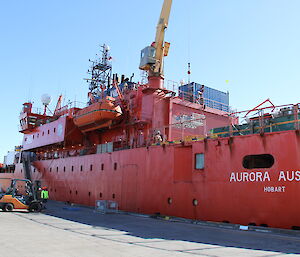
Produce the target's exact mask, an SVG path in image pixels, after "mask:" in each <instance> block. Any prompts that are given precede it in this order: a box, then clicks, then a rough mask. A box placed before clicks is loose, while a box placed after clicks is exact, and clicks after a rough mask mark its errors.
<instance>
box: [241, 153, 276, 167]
mask: <svg viewBox="0 0 300 257" xmlns="http://www.w3.org/2000/svg"><path fill="white" fill-rule="evenodd" d="M273 164H274V157H273V156H272V155H271V154H256V155H246V156H245V157H244V158H243V167H244V168H245V169H262V168H271V167H272V166H273Z"/></svg>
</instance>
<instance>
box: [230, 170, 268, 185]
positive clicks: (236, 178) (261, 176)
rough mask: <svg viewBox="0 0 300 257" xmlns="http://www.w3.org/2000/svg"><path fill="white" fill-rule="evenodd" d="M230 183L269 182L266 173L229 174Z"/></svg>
mask: <svg viewBox="0 0 300 257" xmlns="http://www.w3.org/2000/svg"><path fill="white" fill-rule="evenodd" d="M229 180H230V182H265V181H270V175H269V172H268V171H265V172H261V171H257V172H250V173H248V172H246V171H245V172H231V174H230V179H229Z"/></svg>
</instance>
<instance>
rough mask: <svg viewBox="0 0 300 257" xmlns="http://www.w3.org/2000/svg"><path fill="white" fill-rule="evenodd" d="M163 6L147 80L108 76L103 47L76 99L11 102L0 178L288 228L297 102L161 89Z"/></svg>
mask: <svg viewBox="0 0 300 257" xmlns="http://www.w3.org/2000/svg"><path fill="white" fill-rule="evenodd" d="M171 4H172V1H171V0H165V1H164V4H163V8H162V12H161V16H160V18H159V23H158V26H157V33H156V39H155V41H154V42H153V43H152V44H151V45H150V46H148V47H146V48H145V49H143V50H142V55H141V64H140V69H142V70H144V71H145V72H147V74H148V82H147V83H145V84H140V83H135V82H133V81H132V77H131V78H126V77H125V76H118V75H117V74H112V67H111V64H110V55H109V48H108V47H107V46H106V45H103V48H102V58H101V59H99V60H96V61H93V62H92V66H91V69H90V70H89V73H90V74H91V78H90V79H88V80H87V81H88V82H89V93H88V98H89V100H88V104H87V106H86V107H84V108H79V107H77V106H76V105H67V106H61V103H62V97H60V98H59V100H58V102H57V105H56V108H55V111H54V112H53V114H51V115H47V105H48V104H49V99H47V97H44V99H43V104H44V105H45V111H44V113H35V112H33V111H32V104H31V103H30V102H27V103H24V104H23V109H22V113H21V115H20V132H22V133H23V134H24V139H23V145H22V151H20V152H19V153H18V154H17V155H16V158H15V164H14V165H12V166H10V167H3V168H1V171H2V173H0V178H2V177H8V176H9V177H12V176H13V177H15V178H23V177H24V176H25V177H26V178H30V179H31V180H33V181H35V180H40V181H42V182H43V184H46V185H47V186H48V188H49V191H50V197H51V199H53V200H58V201H69V202H72V203H77V204H83V205H90V206H94V205H95V201H96V200H112V201H114V202H116V203H117V204H118V206H119V209H121V210H124V211H130V212H139V213H146V214H153V213H161V214H164V215H170V216H177V217H183V218H189V219H195V220H207V221H217V222H231V223H238V224H244V225H249V224H250V225H261V226H270V227H278V228H289V229H299V228H300V216H299V213H300V205H299V204H298V198H299V193H300V132H299V131H300V130H299V104H294V105H285V106H274V105H272V104H271V102H270V101H269V100H267V101H266V102H264V104H267V103H269V104H270V105H269V106H267V107H263V105H258V106H256V107H255V108H253V109H251V110H250V111H246V112H236V113H232V112H230V110H226V111H222V110H219V109H216V108H211V107H209V106H206V105H205V99H204V98H203V88H202V89H200V90H198V91H197V93H196V94H195V92H186V91H185V92H179V94H177V92H174V91H172V90H168V89H166V88H165V87H164V76H163V59H164V57H166V56H167V55H168V50H169V46H170V44H169V43H167V42H164V33H165V29H166V28H167V26H168V20H169V14H170V9H171ZM204 90H205V89H204ZM190 93H191V94H190ZM187 96H188V97H187ZM187 98H189V99H187ZM242 120H244V121H245V122H242ZM8 173H9V174H8Z"/></svg>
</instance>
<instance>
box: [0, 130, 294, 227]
mask: <svg viewBox="0 0 300 257" xmlns="http://www.w3.org/2000/svg"><path fill="white" fill-rule="evenodd" d="M299 142H300V138H299V135H298V134H297V133H296V132H295V131H285V132H273V133H267V134H264V135H263V136H262V135H257V134H256V135H248V136H236V137H233V138H219V139H208V140H204V141H199V142H192V143H186V144H185V145H181V144H180V145H167V146H151V147H148V148H146V147H143V148H136V149H130V150H121V151H116V152H112V153H105V154H92V155H85V156H80V157H79V156H77V157H68V158H60V159H54V160H43V161H36V162H35V163H34V167H35V171H34V172H33V179H41V180H42V181H43V182H44V183H45V184H47V185H49V189H50V196H51V198H52V199H54V200H60V201H70V202H74V203H79V204H84V205H91V206H93V205H94V204H95V200H98V199H99V200H100V199H102V200H114V201H116V202H118V204H119V206H120V209H122V210H126V211H131V212H141V213H148V214H152V213H157V212H159V213H161V214H166V215H173V216H179V217H185V218H190V219H199V220H210V221H220V222H222V221H228V222H232V223H239V224H245V225H247V224H250V223H251V224H257V225H261V224H266V225H268V226H271V227H280V228H293V227H300V218H299V213H300V205H299V203H298V200H299V199H298V198H299V192H300V172H299V171H298V170H299V167H300V144H299ZM196 153H204V156H205V168H204V169H203V170H196V169H195V167H194V163H195V160H194V159H195V154H196ZM253 154H271V155H273V157H274V159H275V162H274V165H273V166H272V167H271V168H269V169H259V170H257V169H254V170H253V169H245V168H243V164H242V162H243V158H244V156H246V155H253ZM72 166H73V171H72ZM21 169H22V164H17V166H16V171H15V173H14V176H15V177H23V173H21ZM81 170H82V171H81ZM246 173H248V175H247V174H246ZM245 174H246V175H245ZM255 174H261V175H260V176H257V175H255ZM7 175H8V174H0V177H6V176H7ZM279 187H280V191H278V190H279ZM194 199H195V200H197V202H198V204H197V205H194V204H193V200H194ZM194 203H196V202H195V201H194Z"/></svg>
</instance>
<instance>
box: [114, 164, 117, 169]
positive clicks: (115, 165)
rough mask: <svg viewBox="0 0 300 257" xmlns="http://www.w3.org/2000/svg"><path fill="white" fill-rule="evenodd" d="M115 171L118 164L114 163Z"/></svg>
mask: <svg viewBox="0 0 300 257" xmlns="http://www.w3.org/2000/svg"><path fill="white" fill-rule="evenodd" d="M114 170H117V163H116V162H115V163H114Z"/></svg>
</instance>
